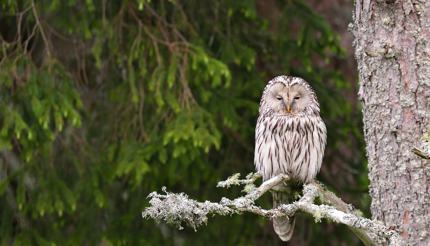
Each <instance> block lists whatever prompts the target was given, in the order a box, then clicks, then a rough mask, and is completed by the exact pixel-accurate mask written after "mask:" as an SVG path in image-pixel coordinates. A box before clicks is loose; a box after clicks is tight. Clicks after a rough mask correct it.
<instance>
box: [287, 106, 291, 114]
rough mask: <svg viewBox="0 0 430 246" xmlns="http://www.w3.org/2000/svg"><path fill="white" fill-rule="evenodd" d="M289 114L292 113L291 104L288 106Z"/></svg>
mask: <svg viewBox="0 0 430 246" xmlns="http://www.w3.org/2000/svg"><path fill="white" fill-rule="evenodd" d="M287 112H288V113H291V105H290V104H287Z"/></svg>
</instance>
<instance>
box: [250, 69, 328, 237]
mask: <svg viewBox="0 0 430 246" xmlns="http://www.w3.org/2000/svg"><path fill="white" fill-rule="evenodd" d="M319 113H320V109H319V104H318V101H317V97H316V95H315V93H314V91H313V90H312V88H311V87H310V85H309V84H308V83H307V82H306V81H305V80H303V79H301V78H297V77H289V76H278V77H275V78H273V79H272V80H270V81H269V82H268V83H267V85H266V87H265V88H264V91H263V95H262V97H261V101H260V108H259V116H258V120H257V127H256V131H255V155H254V164H255V167H256V169H257V171H258V172H259V173H261V175H262V176H263V180H267V179H270V178H271V177H273V176H276V175H278V174H282V173H283V174H287V175H289V177H290V178H291V179H292V181H293V182H295V183H307V182H309V181H312V180H313V179H314V178H315V176H316V175H317V173H318V171H319V170H320V167H321V162H322V158H323V155H324V149H325V145H326V127H325V124H324V122H323V120H322V119H321V117H320V115H319ZM288 191H289V188H288V186H287V184H282V185H278V186H276V187H274V188H273V191H272V196H273V207H277V206H279V205H281V204H284V203H287V202H288V200H289V199H291V198H292V197H291V194H288ZM294 221H295V219H294V217H293V218H288V217H280V218H275V219H274V220H273V228H274V230H275V232H276V234H278V236H279V237H280V239H281V240H283V241H288V240H289V239H290V238H291V236H292V234H293V230H294Z"/></svg>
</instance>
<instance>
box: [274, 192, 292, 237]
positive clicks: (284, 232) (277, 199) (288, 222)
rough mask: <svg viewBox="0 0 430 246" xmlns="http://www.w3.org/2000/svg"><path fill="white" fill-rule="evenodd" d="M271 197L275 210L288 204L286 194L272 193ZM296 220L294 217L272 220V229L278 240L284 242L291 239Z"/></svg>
mask: <svg viewBox="0 0 430 246" xmlns="http://www.w3.org/2000/svg"><path fill="white" fill-rule="evenodd" d="M272 197H273V207H274V208H276V207H278V206H279V205H282V204H287V203H288V197H289V196H288V194H287V193H285V192H276V191H273V192H272ZM295 221H296V218H295V217H294V216H291V217H288V216H285V217H277V218H274V219H273V229H274V230H275V232H276V234H278V236H279V238H280V239H281V240H282V241H284V242H286V241H288V240H290V239H291V236H292V235H293V231H294V224H295Z"/></svg>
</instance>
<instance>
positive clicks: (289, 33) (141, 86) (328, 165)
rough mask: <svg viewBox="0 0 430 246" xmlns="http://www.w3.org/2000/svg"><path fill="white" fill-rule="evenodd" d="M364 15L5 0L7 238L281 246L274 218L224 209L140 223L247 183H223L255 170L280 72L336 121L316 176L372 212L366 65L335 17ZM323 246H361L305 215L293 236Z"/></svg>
mask: <svg viewBox="0 0 430 246" xmlns="http://www.w3.org/2000/svg"><path fill="white" fill-rule="evenodd" d="M333 5H335V6H337V7H338V12H334V14H333V13H332V12H333V11H337V10H336V8H328V7H327V6H333ZM351 8H352V3H349V5H346V6H342V5H337V3H336V1H331V0H325V1H321V2H315V1H308V2H305V1H299V0H293V1H280V0H278V1H276V0H270V1H263V0H244V1H227V0H217V1H192V0H191V1H179V0H158V1H151V0H129V1H108V0H100V1H97V0H85V1H84V0H67V1H60V0H52V1H45V0H43V1H30V0H18V1H9V0H5V1H2V2H1V5H0V33H1V55H0V218H1V219H0V242H1V244H2V245H5V244H6V245H8V244H10V243H16V244H24V245H25V244H47V243H56V244H82V243H87V244H114V245H129V244H132V245H133V244H141V245H181V244H184V245H202V244H213V245H217V244H222V245H249V244H253V245H267V244H274V243H279V241H278V239H277V237H276V236H275V234H274V233H273V231H272V227H271V222H270V221H267V220H263V219H261V218H256V217H254V216H251V215H246V216H234V217H231V218H214V219H213V221H211V223H209V225H208V226H207V227H205V228H202V229H201V230H200V231H199V232H194V231H191V230H188V229H185V230H184V231H177V230H176V229H175V228H171V227H168V226H165V225H156V224H154V223H153V221H146V220H143V219H142V218H141V212H142V210H143V208H144V207H145V206H146V205H147V200H146V196H147V195H148V193H149V192H150V191H152V190H160V188H161V187H162V186H166V187H168V189H169V190H172V191H183V192H186V193H188V194H190V195H193V197H196V198H199V199H200V200H204V199H211V200H218V199H220V198H221V197H222V196H235V195H237V194H238V193H239V192H240V190H232V191H223V190H221V189H217V188H216V187H215V185H216V182H217V181H218V180H221V179H224V178H226V177H227V176H229V175H231V174H232V173H236V172H241V173H243V174H245V173H248V172H251V171H253V170H254V167H253V148H254V146H253V143H254V127H255V122H256V117H257V109H258V103H259V97H260V94H261V92H262V89H263V87H264V86H265V83H266V82H267V81H268V80H269V79H270V78H272V77H273V76H275V75H279V74H289V75H294V76H300V77H303V78H304V79H306V80H307V81H309V82H310V83H311V84H312V86H313V87H314V88H315V90H316V91H317V95H318V97H319V100H320V102H321V108H322V110H321V111H322V112H321V114H322V117H323V118H324V120H325V122H326V124H327V128H328V147H327V151H326V155H325V159H324V163H323V167H322V171H321V174H320V175H319V179H320V180H322V181H323V182H324V183H325V184H327V185H328V186H329V187H331V189H333V190H334V191H336V192H337V193H338V194H340V196H342V197H343V198H345V200H346V201H348V202H350V203H353V204H355V205H356V206H357V207H359V208H361V209H362V210H364V211H368V206H369V198H368V195H367V186H368V180H367V170H366V163H365V156H364V154H363V139H362V133H361V114H360V110H359V109H357V105H356V103H355V100H356V99H355V98H356V96H355V91H356V85H355V84H356V77H355V71H351V66H349V65H348V64H351V63H350V60H352V57H351V56H346V55H345V52H348V48H345V47H342V46H341V45H340V42H341V40H344V39H343V38H344V37H345V35H344V32H345V30H344V29H345V28H344V27H346V25H347V23H348V21H349V19H348V18H349V15H348V16H347V17H346V18H343V17H342V16H344V15H341V14H339V15H337V14H336V13H345V12H347V13H350V9H351ZM327 9H330V11H332V12H328V11H327ZM333 9H334V10H333ZM316 10H318V11H320V13H321V14H320V13H317V12H316ZM323 15H328V16H333V18H330V19H329V20H330V22H329V21H327V20H326V19H325V18H324V17H323ZM339 23H340V24H339ZM340 26H342V28H340ZM336 29H342V32H341V33H338V32H336ZM341 38H342V39H341ZM347 38H348V37H346V39H347ZM348 60H349V61H348ZM269 200H270V197H269V196H267V198H266V201H267V204H266V205H267V206H270V205H269ZM322 223H324V224H325V223H326V222H322ZM316 242H318V244H320V245H321V244H324V243H325V244H330V245H334V244H337V245H344V244H359V243H358V240H357V239H355V238H354V236H353V235H352V234H350V233H349V232H348V231H347V230H346V228H343V227H342V226H337V225H332V224H327V225H324V226H321V224H316V225H315V224H314V223H313V219H312V218H307V217H305V216H304V215H303V216H299V218H298V221H297V225H296V232H295V235H294V237H293V241H292V244H296V245H311V244H313V243H316Z"/></svg>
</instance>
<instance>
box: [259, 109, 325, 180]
mask: <svg viewBox="0 0 430 246" xmlns="http://www.w3.org/2000/svg"><path fill="white" fill-rule="evenodd" d="M255 137H256V142H255V143H256V145H255V155H254V164H255V167H256V169H257V171H258V172H260V173H261V174H262V176H263V179H264V180H267V179H269V178H271V177H273V176H276V175H278V174H281V173H283V174H288V175H289V176H290V177H291V178H293V179H294V180H297V181H300V182H309V181H311V180H313V179H314V178H315V176H316V175H317V173H318V172H319V170H320V167H321V162H322V157H323V154H324V148H325V144H326V127H325V124H324V122H323V121H322V119H321V118H320V117H319V116H315V115H313V116H296V117H286V116H270V117H263V116H260V117H259V118H258V121H257V128H256V133H255Z"/></svg>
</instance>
